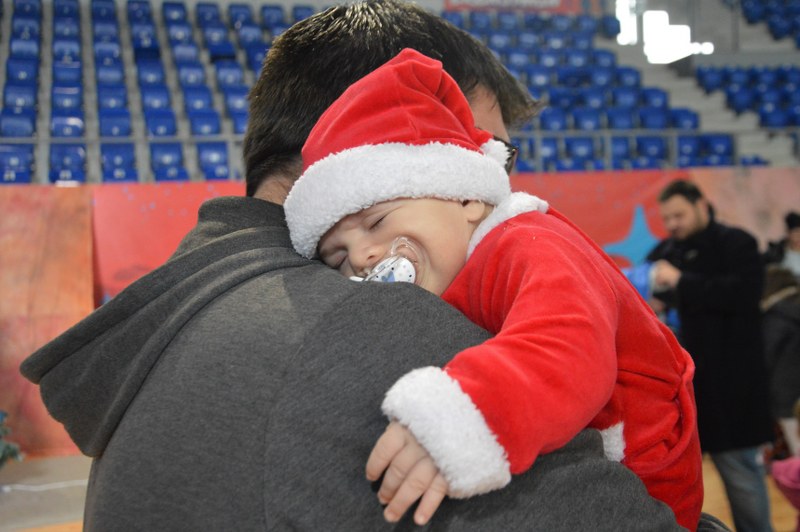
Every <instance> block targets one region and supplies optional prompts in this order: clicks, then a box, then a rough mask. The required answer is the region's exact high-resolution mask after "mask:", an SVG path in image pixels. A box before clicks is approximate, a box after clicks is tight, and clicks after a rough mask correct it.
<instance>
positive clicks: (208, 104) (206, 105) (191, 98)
mask: <svg viewBox="0 0 800 532" xmlns="http://www.w3.org/2000/svg"><path fill="white" fill-rule="evenodd" d="M183 104H184V109H185V110H186V112H187V113H188V112H189V111H197V110H201V109H211V108H213V107H214V97H213V95H212V94H211V90H210V89H209V88H208V87H206V86H205V85H194V86H189V87H186V88H184V90H183Z"/></svg>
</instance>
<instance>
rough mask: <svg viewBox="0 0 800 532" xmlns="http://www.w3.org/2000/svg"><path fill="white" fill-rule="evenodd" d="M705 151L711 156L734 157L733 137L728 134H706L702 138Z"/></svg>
mask: <svg viewBox="0 0 800 532" xmlns="http://www.w3.org/2000/svg"><path fill="white" fill-rule="evenodd" d="M701 144H702V146H703V150H704V151H705V152H706V153H708V154H709V155H711V154H714V155H727V156H732V155H733V137H732V136H731V135H726V134H713V133H711V134H705V135H702V136H701Z"/></svg>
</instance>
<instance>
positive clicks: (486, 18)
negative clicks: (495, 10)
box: [468, 11, 492, 31]
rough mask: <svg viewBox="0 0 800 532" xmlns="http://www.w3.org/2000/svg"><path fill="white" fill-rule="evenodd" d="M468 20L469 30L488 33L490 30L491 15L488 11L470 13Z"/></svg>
mask: <svg viewBox="0 0 800 532" xmlns="http://www.w3.org/2000/svg"><path fill="white" fill-rule="evenodd" d="M468 18H469V29H470V30H473V31H474V30H484V31H488V30H491V29H492V14H491V13H489V12H488V11H470V12H469V15H468Z"/></svg>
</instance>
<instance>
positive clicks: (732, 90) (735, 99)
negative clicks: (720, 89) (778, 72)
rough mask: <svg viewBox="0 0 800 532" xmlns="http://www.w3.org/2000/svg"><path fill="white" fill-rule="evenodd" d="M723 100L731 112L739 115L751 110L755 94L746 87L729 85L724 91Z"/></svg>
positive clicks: (754, 101)
mask: <svg viewBox="0 0 800 532" xmlns="http://www.w3.org/2000/svg"><path fill="white" fill-rule="evenodd" d="M725 99H726V104H727V106H728V107H729V108H730V109H731V110H733V111H734V112H736V114H741V113H743V112H745V111H748V110H750V109H752V108H753V106H754V105H755V103H756V93H755V91H754V90H752V89H750V88H748V87H742V86H740V85H730V86H728V87H727V88H726V89H725Z"/></svg>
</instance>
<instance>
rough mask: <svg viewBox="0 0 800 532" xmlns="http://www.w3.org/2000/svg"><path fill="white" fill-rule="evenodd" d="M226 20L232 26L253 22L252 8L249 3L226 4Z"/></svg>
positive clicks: (238, 26)
mask: <svg viewBox="0 0 800 532" xmlns="http://www.w3.org/2000/svg"><path fill="white" fill-rule="evenodd" d="M228 20H229V21H230V24H231V26H233V27H234V28H240V27H241V26H242V25H244V24H254V23H255V19H254V18H253V9H252V8H251V7H250V5H249V4H228Z"/></svg>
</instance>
